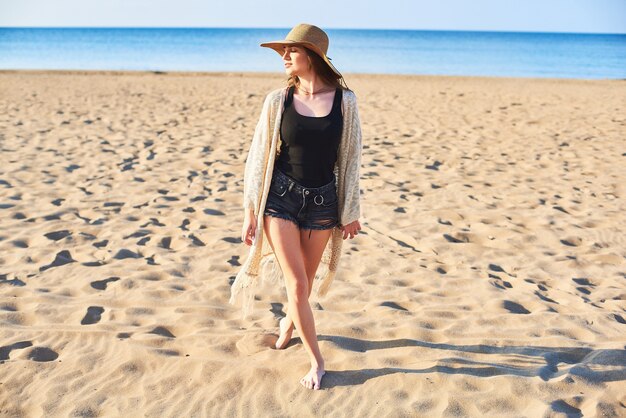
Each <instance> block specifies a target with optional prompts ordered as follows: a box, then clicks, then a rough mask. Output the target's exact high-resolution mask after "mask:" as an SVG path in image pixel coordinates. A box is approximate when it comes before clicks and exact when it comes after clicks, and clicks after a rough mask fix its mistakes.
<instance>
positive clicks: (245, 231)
mask: <svg viewBox="0 0 626 418" xmlns="http://www.w3.org/2000/svg"><path fill="white" fill-rule="evenodd" d="M256 223H257V222H256V217H255V216H254V213H253V212H252V211H246V214H245V216H244V219H243V227H242V228H241V241H243V242H244V244H246V245H247V246H251V245H252V243H253V241H254V239H255V238H256V237H255V234H256Z"/></svg>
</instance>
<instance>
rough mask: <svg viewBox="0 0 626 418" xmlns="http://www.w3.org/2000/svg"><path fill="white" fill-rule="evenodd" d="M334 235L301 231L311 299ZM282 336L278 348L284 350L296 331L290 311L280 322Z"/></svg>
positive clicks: (316, 231)
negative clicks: (327, 248)
mask: <svg viewBox="0 0 626 418" xmlns="http://www.w3.org/2000/svg"><path fill="white" fill-rule="evenodd" d="M309 232H310V233H311V235H310V239H309ZM331 233H332V229H325V230H315V229H314V230H312V231H309V230H306V229H303V230H301V231H300V244H301V248H302V256H303V259H304V267H305V270H306V275H307V278H308V279H309V298H310V297H311V291H312V290H313V280H314V279H315V273H316V272H317V268H318V266H319V264H320V261H321V260H322V254H323V253H324V248H326V244H327V243H328V239H329V238H330V235H331ZM279 328H280V336H279V337H278V340H277V341H276V348H277V349H283V348H285V347H286V346H287V345H288V344H289V341H290V340H291V334H292V333H293V330H294V323H293V320H292V319H291V317H290V316H289V311H287V312H286V315H285V317H284V318H281V320H280V322H279Z"/></svg>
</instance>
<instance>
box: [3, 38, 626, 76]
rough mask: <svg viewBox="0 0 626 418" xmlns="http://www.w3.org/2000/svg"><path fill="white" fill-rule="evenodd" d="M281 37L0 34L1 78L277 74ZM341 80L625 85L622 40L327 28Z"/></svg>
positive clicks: (280, 70)
mask: <svg viewBox="0 0 626 418" xmlns="http://www.w3.org/2000/svg"><path fill="white" fill-rule="evenodd" d="M288 32H289V28H285V29H248V28H0V69H70V70H140V71H260V72H275V73H283V71H284V70H283V66H282V63H281V59H280V56H279V55H278V54H277V53H276V52H274V51H273V50H271V49H268V48H261V47H259V44H260V43H261V42H265V41H272V40H278V39H283V38H284V37H285V35H286V34H287V33H288ZM327 33H328V35H329V37H330V47H329V51H328V55H329V56H330V57H331V58H332V61H333V64H334V65H335V66H336V67H337V68H338V69H339V70H340V71H341V72H343V73H388V74H424V75H467V76H498V77H549V78H583V79H626V35H609V34H572V33H531V32H466V31H422V30H362V29H354V30H352V29H329V30H327Z"/></svg>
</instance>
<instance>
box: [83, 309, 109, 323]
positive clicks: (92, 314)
mask: <svg viewBox="0 0 626 418" xmlns="http://www.w3.org/2000/svg"><path fill="white" fill-rule="evenodd" d="M103 312H104V308H103V307H101V306H90V307H89V308H87V313H86V314H85V317H84V318H83V319H82V321H80V324H81V325H91V324H97V323H98V322H100V319H101V315H102V313H103Z"/></svg>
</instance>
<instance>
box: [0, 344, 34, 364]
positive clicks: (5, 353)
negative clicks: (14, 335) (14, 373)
mask: <svg viewBox="0 0 626 418" xmlns="http://www.w3.org/2000/svg"><path fill="white" fill-rule="evenodd" d="M32 345H33V343H32V342H30V341H19V342H16V343H13V344H11V345H5V346H4V347H0V362H2V361H4V360H8V359H9V355H10V354H11V351H13V350H20V349H23V348H28V347H31V346H32Z"/></svg>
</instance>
